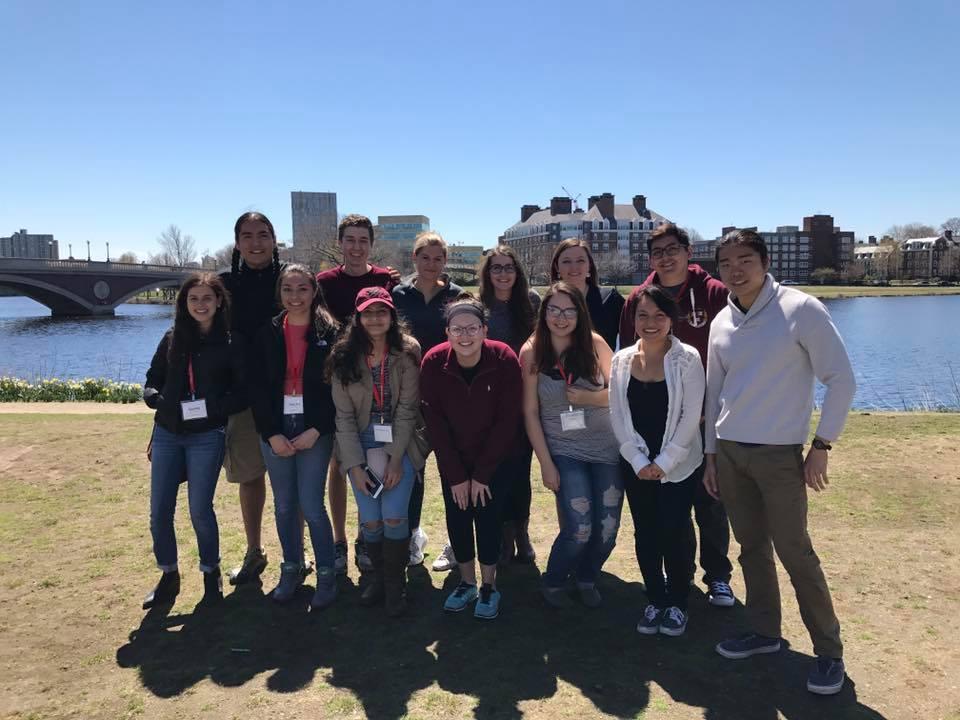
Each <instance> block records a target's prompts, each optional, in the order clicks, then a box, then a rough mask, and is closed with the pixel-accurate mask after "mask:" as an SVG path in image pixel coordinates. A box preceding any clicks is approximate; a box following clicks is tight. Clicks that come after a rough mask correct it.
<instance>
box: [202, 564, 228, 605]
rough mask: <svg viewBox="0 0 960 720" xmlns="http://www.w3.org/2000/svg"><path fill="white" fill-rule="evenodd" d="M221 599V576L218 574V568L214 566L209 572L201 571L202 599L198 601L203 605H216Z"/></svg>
mask: <svg viewBox="0 0 960 720" xmlns="http://www.w3.org/2000/svg"><path fill="white" fill-rule="evenodd" d="M222 600H223V578H222V577H221V576H220V568H214V569H213V570H211V571H210V572H204V573H203V599H202V600H201V601H200V602H202V603H203V604H204V605H216V604H217V603H218V602H220V601H222Z"/></svg>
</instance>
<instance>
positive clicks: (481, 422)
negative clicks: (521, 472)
mask: <svg viewBox="0 0 960 720" xmlns="http://www.w3.org/2000/svg"><path fill="white" fill-rule="evenodd" d="M522 395H523V388H522V381H521V376H520V362H519V360H517V356H516V354H515V353H514V352H513V350H511V349H510V346H509V345H506V344H505V343H502V342H498V341H496V340H484V341H483V348H482V349H481V350H480V362H479V364H478V368H477V374H476V376H475V377H474V378H473V382H471V383H470V384H469V385H467V381H466V380H464V379H463V375H462V374H461V369H460V364H459V363H458V362H457V355H456V353H455V352H454V351H453V348H452V347H450V343H449V342H444V343H440V344H439V345H437V346H436V347H434V348H433V349H432V350H430V351H429V352H428V353H427V354H426V355H425V356H424V358H423V363H422V364H421V366H420V403H421V407H422V409H423V419H424V420H425V421H426V424H427V435H428V436H429V438H430V444H431V445H432V446H433V450H434V452H436V454H437V466H438V468H439V469H440V480H441V481H442V482H443V483H445V484H446V485H448V486H450V487H453V486H454V485H460V484H462V483H465V482H467V481H469V480H476V481H477V482H479V483H483V484H484V485H489V484H490V478H491V477H492V475H493V472H494V470H496V469H497V466H498V465H499V464H500V463H501V462H503V460H504V459H506V458H508V457H510V456H511V454H513V453H515V452H516V451H517V450H518V447H517V443H518V440H519V438H520V417H521V408H520V405H521V403H520V398H521V396H522Z"/></svg>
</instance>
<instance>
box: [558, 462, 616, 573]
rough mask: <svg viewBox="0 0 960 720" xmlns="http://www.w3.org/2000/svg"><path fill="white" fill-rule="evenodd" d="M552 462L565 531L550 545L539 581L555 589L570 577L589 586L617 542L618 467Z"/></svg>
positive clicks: (562, 529)
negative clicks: (554, 467)
mask: <svg viewBox="0 0 960 720" xmlns="http://www.w3.org/2000/svg"><path fill="white" fill-rule="evenodd" d="M553 462H554V464H555V465H556V466H557V470H558V472H559V473H560V491H559V492H558V493H557V495H558V499H559V507H560V512H561V513H562V514H563V527H562V528H561V529H560V534H559V535H557V539H556V540H554V541H553V547H552V548H551V550H550V559H549V560H548V561H547V571H546V572H545V573H544V575H543V582H544V584H545V585H546V586H547V587H551V588H559V587H563V585H564V583H565V582H566V581H567V578H568V577H570V576H571V575H573V576H574V577H575V578H576V581H577V583H578V584H580V585H592V584H594V583H595V582H596V581H597V576H598V575H599V574H600V568H602V567H603V564H604V563H605V562H606V561H607V558H608V557H610V553H611V552H613V547H614V546H615V545H616V544H617V531H618V530H619V529H620V511H621V510H622V509H623V478H622V477H621V475H620V466H619V464H616V463H613V464H609V465H608V464H605V463H590V462H583V461H580V460H574V459H572V458H568V457H563V456H557V457H555V458H553Z"/></svg>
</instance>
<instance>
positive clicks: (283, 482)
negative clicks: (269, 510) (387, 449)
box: [260, 415, 334, 568]
mask: <svg viewBox="0 0 960 720" xmlns="http://www.w3.org/2000/svg"><path fill="white" fill-rule="evenodd" d="M284 425H285V433H284V434H285V435H286V436H287V438H288V439H289V438H294V437H296V436H297V435H299V434H300V433H301V432H303V416H302V415H287V416H285V417H284ZM260 449H261V451H262V452H263V461H264V464H266V466H267V472H268V473H269V475H270V487H271V488H272V489H273V506H274V517H275V518H276V522H277V535H278V536H279V537H280V547H281V548H283V560H284V562H288V563H296V564H298V565H299V564H300V563H302V562H303V532H302V531H301V529H300V513H301V512H302V513H303V519H304V520H305V521H306V523H307V527H308V528H309V529H310V539H311V541H313V554H314V556H315V557H316V560H317V567H318V568H332V567H333V557H334V551H333V528H332V527H331V526H330V517H329V515H327V506H326V505H325V504H324V493H325V491H326V487H327V466H328V465H329V464H330V456H331V455H332V454H333V435H332V434H330V435H321V436H320V437H319V438H317V441H316V442H315V443H314V444H313V447H312V448H310V449H309V450H299V451H298V452H297V453H296V454H295V455H293V456H291V457H280V456H279V455H275V454H274V452H273V450H272V449H271V447H270V445H269V444H268V443H265V442H263V441H262V440H261V441H260Z"/></svg>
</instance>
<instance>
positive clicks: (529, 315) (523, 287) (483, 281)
mask: <svg viewBox="0 0 960 720" xmlns="http://www.w3.org/2000/svg"><path fill="white" fill-rule="evenodd" d="M496 255H501V256H503V257H508V258H510V259H511V260H512V261H513V266H514V268H516V280H515V281H514V283H513V288H511V290H510V299H509V300H507V307H508V308H509V310H510V320H511V322H512V324H513V328H514V330H515V331H516V333H517V336H518V337H522V338H524V339H526V338H528V337H530V333H532V332H533V322H534V312H533V305H532V304H531V302H530V285H529V284H528V283H527V275H526V273H525V272H524V271H523V267H522V266H521V265H520V261H519V260H518V259H517V253H516V252H515V251H514V249H513V248H512V247H509V246H508V245H498V246H497V249H496V250H494V251H493V252H490V253H488V254H487V255H486V256H485V257H484V258H483V264H482V265H481V266H480V300H482V301H483V304H484V305H486V306H487V307H488V308H489V307H490V306H491V305H493V302H494V300H496V297H497V296H496V293H495V292H494V289H493V280H492V279H491V277H490V265H491V263H492V262H493V258H494V256H496Z"/></svg>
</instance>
